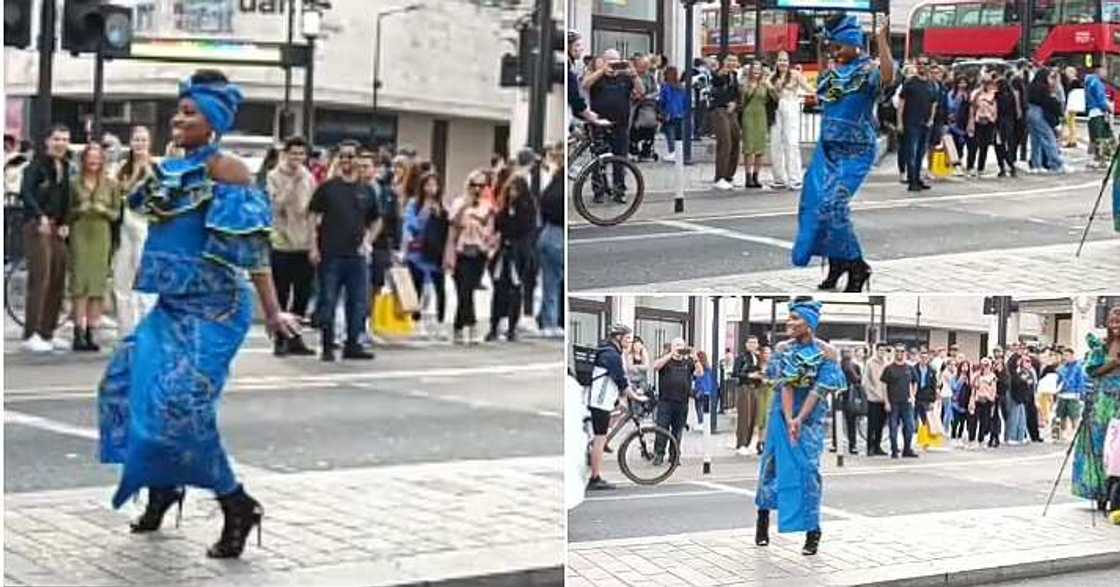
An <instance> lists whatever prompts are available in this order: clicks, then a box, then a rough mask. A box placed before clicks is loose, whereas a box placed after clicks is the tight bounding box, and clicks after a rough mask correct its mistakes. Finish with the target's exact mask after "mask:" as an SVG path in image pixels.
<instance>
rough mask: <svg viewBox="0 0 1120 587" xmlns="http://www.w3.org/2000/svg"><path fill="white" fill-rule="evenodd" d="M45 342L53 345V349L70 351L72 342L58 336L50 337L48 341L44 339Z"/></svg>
mask: <svg viewBox="0 0 1120 587" xmlns="http://www.w3.org/2000/svg"><path fill="white" fill-rule="evenodd" d="M44 342H46V343H47V344H49V345H51V350H56V351H68V350H70V344H68V343H67V342H66V341H65V340H62V339H61V338H58V337H57V336H56V337H55V338H52V339H50V340H48V341H44Z"/></svg>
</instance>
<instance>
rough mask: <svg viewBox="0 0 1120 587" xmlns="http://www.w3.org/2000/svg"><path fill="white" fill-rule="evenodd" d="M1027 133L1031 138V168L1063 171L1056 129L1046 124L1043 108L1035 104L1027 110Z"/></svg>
mask: <svg viewBox="0 0 1120 587" xmlns="http://www.w3.org/2000/svg"><path fill="white" fill-rule="evenodd" d="M1027 131H1028V132H1029V133H1030V137H1031V159H1030V166H1031V168H1032V169H1039V168H1046V169H1049V170H1051V171H1054V170H1057V169H1061V168H1062V154H1061V152H1060V151H1059V150H1058V139H1057V137H1056V136H1054V129H1053V128H1051V126H1050V123H1048V122H1046V117H1045V116H1043V114H1042V108H1039V107H1038V106H1035V105H1034V104H1031V106H1030V108H1028V109H1027Z"/></svg>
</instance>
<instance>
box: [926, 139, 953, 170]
mask: <svg viewBox="0 0 1120 587" xmlns="http://www.w3.org/2000/svg"><path fill="white" fill-rule="evenodd" d="M952 171H953V167H952V166H951V165H950V164H949V155H948V154H947V153H946V152H945V148H944V147H942V146H940V145H938V146H937V148H936V149H934V151H933V162H932V163H931V164H930V166H929V172H930V173H931V174H933V176H934V177H937V178H945V177H949V174H950V173H952Z"/></svg>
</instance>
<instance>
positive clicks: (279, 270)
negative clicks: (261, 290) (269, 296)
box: [272, 250, 315, 318]
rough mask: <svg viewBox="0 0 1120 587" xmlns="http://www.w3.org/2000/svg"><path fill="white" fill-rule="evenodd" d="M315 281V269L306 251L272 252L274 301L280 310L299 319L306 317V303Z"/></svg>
mask: <svg viewBox="0 0 1120 587" xmlns="http://www.w3.org/2000/svg"><path fill="white" fill-rule="evenodd" d="M314 281H315V268H314V267H312V266H311V260H310V259H308V257H307V251H276V250H273V251H272V282H273V284H274V285H275V286H276V300H277V301H279V302H280V309H281V310H284V311H288V300H289V299H291V301H292V307H291V312H292V314H295V315H296V316H299V317H300V318H302V317H304V316H306V315H307V302H308V301H309V300H310V299H311V286H312V285H314Z"/></svg>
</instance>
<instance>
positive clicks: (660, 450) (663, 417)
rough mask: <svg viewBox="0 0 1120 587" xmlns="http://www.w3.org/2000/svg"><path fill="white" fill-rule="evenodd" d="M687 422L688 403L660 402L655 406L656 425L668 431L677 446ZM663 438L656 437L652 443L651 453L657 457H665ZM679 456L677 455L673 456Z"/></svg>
mask: <svg viewBox="0 0 1120 587" xmlns="http://www.w3.org/2000/svg"><path fill="white" fill-rule="evenodd" d="M687 420H688V402H687V401H686V402H670V401H662V402H658V404H657V425H658V426H660V427H662V428H664V429H666V430H668V431H669V433H670V434H672V435H673V438H676V439H677V446H680V443H681V433H683V432H684V424H685V422H686V421H687ZM665 443H666V441H665V437H664V436H658V437H657V441H656V442H654V443H653V452H654V454H656V455H657V456H659V457H664V456H665ZM674 456H679V455H674Z"/></svg>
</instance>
